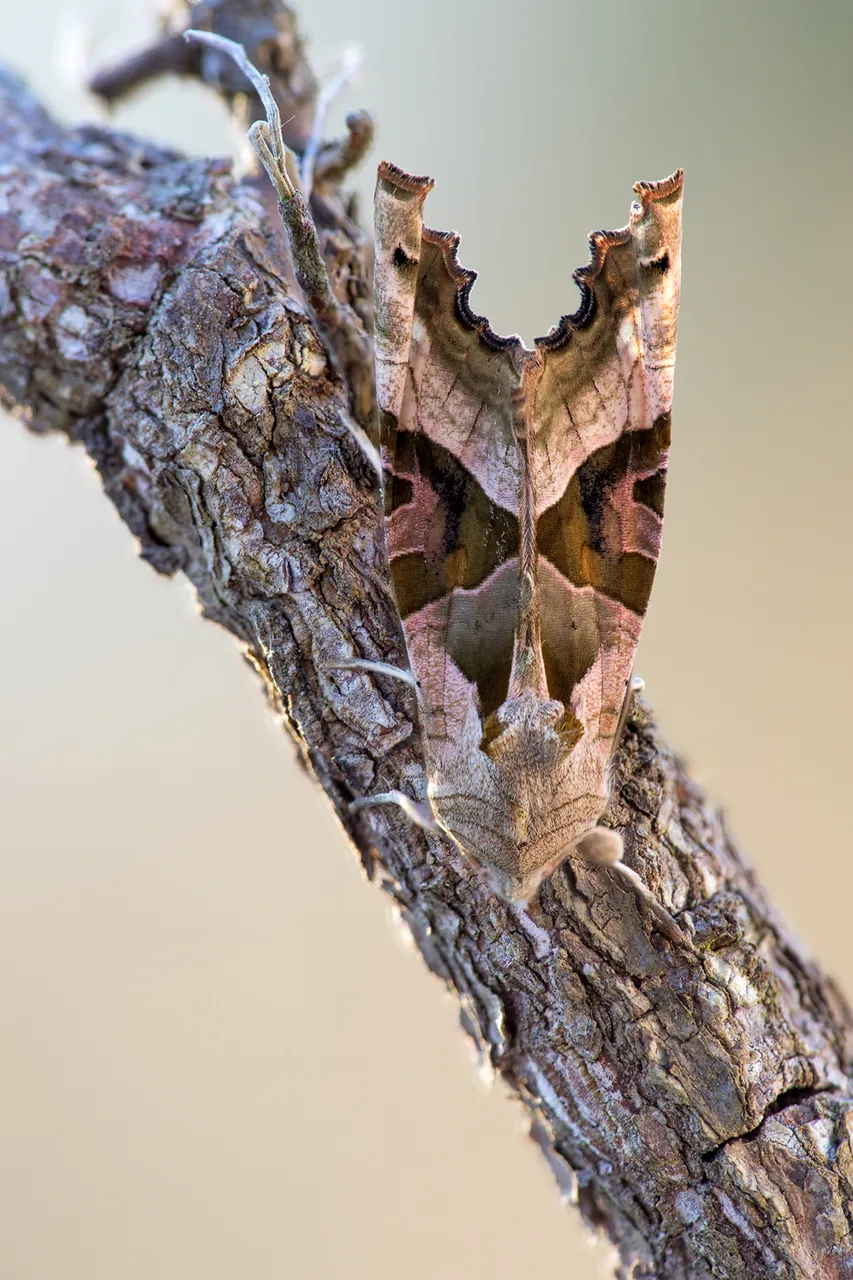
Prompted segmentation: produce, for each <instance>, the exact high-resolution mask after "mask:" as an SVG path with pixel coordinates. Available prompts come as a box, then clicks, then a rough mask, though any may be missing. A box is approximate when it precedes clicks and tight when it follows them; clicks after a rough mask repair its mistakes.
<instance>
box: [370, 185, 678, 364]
mask: <svg viewBox="0 0 853 1280" xmlns="http://www.w3.org/2000/svg"><path fill="white" fill-rule="evenodd" d="M377 181H385V182H389V183H392V184H393V185H394V186H397V187H399V188H400V189H401V190H402V191H406V192H409V193H410V194H412V195H414V196H416V197H419V198H420V202H421V203H422V202H423V201H424V200H425V199H426V197H427V196H428V195H429V193H430V191H432V189H433V187H434V186H435V179H434V178H430V177H426V176H421V177H419V176H416V175H414V174H410V173H406V171H405V170H404V169H400V168H399V167H398V166H397V165H395V164H392V163H391V162H390V161H389V160H383V161H381V162H380V164H379V167H378V170H377ZM683 187H684V170H683V169H681V168H679V169H676V170H675V171H674V173H671V174H670V175H669V177H668V178H662V179H661V180H660V181H659V182H635V183H634V193H635V195H636V196H637V199H636V200H635V202H634V205H633V207H632V209H631V212H630V215H629V219H628V224H627V226H624V227H618V228H616V229H615V230H613V231H593V232H591V233H590V235H589V241H588V243H589V261H588V262H586V263H585V264H584V265H583V266H582V267H578V268H576V270H575V271H573V272H572V279H573V280H574V282H575V283H576V284H577V285H578V287H579V289H580V291H581V301H580V305H579V306H578V307H577V308H576V310H575V311H572V312H567V313H566V314H565V315H563V316H561V317H560V319H559V320H558V321H557V323H556V324H555V325H554V326H553V327H552V328H551V329H549V331H548V333H546V334H544V335H543V336H542V337H539V338H536V339H534V344H533V348H532V351H534V352H535V351H536V350H539V349H544V350H547V351H554V350H557V349H559V348H560V347H563V346H565V344H566V343H567V342H568V341H569V340H570V339H571V336H572V333H573V332H575V331H576V330H578V329H583V328H586V326H587V325H589V324H590V323H591V322H592V319H593V317H594V315H595V294H594V292H593V284H594V282H595V280H596V278H597V277H598V276H599V275H600V274H601V272H602V271H603V269H604V264H605V262H606V260H607V254H608V251H609V250H610V249H611V248H615V247H616V246H617V245H623V244H627V243H628V242H629V241H630V240H631V239H632V237H633V228H634V226H635V225H636V223H637V222H638V221H639V220H640V218H641V217H642V216H643V214H644V212H645V211H646V209H647V208H648V206H649V205H650V204H655V203H657V202H658V201H662V200H668V199H670V198H671V197H672V196H675V195H680V194H681V192H682V190H683ZM422 235H423V237H424V239H426V240H428V241H429V242H430V243H431V244H433V245H435V246H436V247H437V248H439V249H440V250H441V254H442V257H443V259H444V264H445V267H446V269H447V273H448V275H449V276H450V278H451V280H452V281H453V282H454V284H455V285H456V313H457V315H458V317H459V320H460V321H461V323H462V324H464V325H465V327H466V328H468V329H473V330H475V331H476V333H477V335H478V337H479V338H480V341H481V342H482V343H483V345H484V346H485V347H487V348H488V349H489V350H491V351H505V350H513V349H518V348H522V349H523V350H524V351H530V350H531V348H528V347H526V346H525V345H524V343H523V342H522V340H521V338H520V337H519V336H518V334H510V335H508V336H506V337H504V336H502V335H501V334H499V333H496V332H495V330H494V329H493V328H492V326H491V325H490V323H489V321H488V319H487V318H486V316H483V315H479V314H478V313H477V312H476V311H474V310H472V308H471V304H470V298H471V290H472V289H473V287H474V284H475V282H476V280H477V272H476V271H473V270H472V269H471V268H470V267H464V266H463V265H462V263H461V262H460V261H459V256H458V255H459V245H460V237H459V236H458V235H457V234H456V232H455V231H436V230H434V229H433V228H431V227H426V226H425V227H424V228H423V232H422Z"/></svg>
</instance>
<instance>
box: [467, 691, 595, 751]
mask: <svg viewBox="0 0 853 1280" xmlns="http://www.w3.org/2000/svg"><path fill="white" fill-rule="evenodd" d="M582 733H583V727H582V726H581V724H580V722H579V721H578V720H577V719H576V718H575V717H574V716H573V715H572V713H571V712H570V711H568V710H567V709H566V708H565V707H564V706H563V704H562V702H553V701H550V700H546V699H543V698H541V697H539V696H538V695H537V694H535V693H522V694H520V695H519V696H518V697H515V698H512V697H510V698H507V700H506V702H504V703H502V704H501V706H499V707H498V709H497V711H494V712H492V714H491V715H490V716H489V718H488V720H487V721H486V724H485V726H484V729H483V737H482V740H481V742H480V747H481V750H483V751H485V753H486V755H488V756H489V758H490V759H492V760H494V761H495V763H504V764H511V763H516V762H518V763H523V764H524V765H525V766H526V767H527V768H530V769H535V768H548V767H553V766H554V765H556V764H557V763H558V762H559V761H560V760H561V759H562V758H563V757H564V756H565V755H566V754H567V753H568V752H569V751H571V749H572V748H573V747H574V746H575V744H576V743H577V742H578V740H579V738H580V737H581V735H582Z"/></svg>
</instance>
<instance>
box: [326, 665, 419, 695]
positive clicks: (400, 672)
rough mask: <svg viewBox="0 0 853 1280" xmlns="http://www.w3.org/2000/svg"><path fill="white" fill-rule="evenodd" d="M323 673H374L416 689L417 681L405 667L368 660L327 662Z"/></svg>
mask: <svg viewBox="0 0 853 1280" xmlns="http://www.w3.org/2000/svg"><path fill="white" fill-rule="evenodd" d="M323 670H324V671H375V672H376V674H377V675H379V676H390V677H391V679H392V680H401V681H402V682H403V684H407V685H409V686H410V687H411V688H412V689H417V687H418V686H417V681H416V680H415V677H414V676H413V675H412V673H411V671H409V670H407V669H406V668H405V667H395V666H393V665H392V664H391V663H390V662H373V661H371V660H370V659H368V658H341V659H340V661H339V662H327V663H326V665H325V667H324V668H323Z"/></svg>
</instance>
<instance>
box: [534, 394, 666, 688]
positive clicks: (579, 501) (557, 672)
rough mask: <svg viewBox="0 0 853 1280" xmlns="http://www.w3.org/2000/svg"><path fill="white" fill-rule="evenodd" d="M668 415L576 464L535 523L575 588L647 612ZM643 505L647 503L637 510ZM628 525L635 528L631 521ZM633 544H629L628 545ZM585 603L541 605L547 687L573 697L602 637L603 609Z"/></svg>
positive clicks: (546, 553) (543, 552)
mask: <svg viewBox="0 0 853 1280" xmlns="http://www.w3.org/2000/svg"><path fill="white" fill-rule="evenodd" d="M669 440H670V421H669V415H668V414H662V415H661V416H660V418H659V419H658V420H657V422H656V423H655V424H654V426H653V427H652V428H651V429H650V430H642V431H628V432H625V433H624V434H623V435H621V436H619V437H618V439H616V440H615V441H614V442H613V443H612V444H610V445H606V446H605V447H603V448H601V449H598V450H596V451H595V452H594V453H593V454H591V455H590V456H589V458H587V460H586V461H585V462H584V463H583V464H582V465H581V466H580V467H579V468H578V470H577V471H576V472H575V474H574V475H573V476H572V478H571V480H570V481H569V484H568V485H567V486H566V489H565V491H564V493H563V495H562V497H561V498H560V499H559V501H558V502H556V503H555V504H554V505H553V506H551V507H549V508H548V510H547V511H544V512H543V513H542V514H541V515H540V517H539V520H538V523H537V549H538V552H539V555H540V556H541V557H543V558H544V559H546V560H547V561H548V562H549V563H550V564H551V565H552V566H553V567H554V568H555V569H556V570H558V572H559V573H560V574H562V575H563V577H564V578H566V579H567V580H568V581H569V582H570V583H571V584H572V585H573V586H575V587H592V588H593V589H594V590H595V592H596V593H597V594H600V595H601V596H603V597H605V598H606V599H607V600H613V601H616V602H618V603H619V604H622V605H624V606H625V607H626V608H628V609H630V610H631V611H632V612H633V613H635V614H636V615H637V616H638V617H639V618H642V617H643V615H644V614H645V611H646V607H647V605H648V601H649V595H650V592H651V588H652V581H653V578H654V573H655V567H656V563H657V554H658V545H657V544H656V542H655V535H657V538H658V539H659V535H660V521H661V518H662V516H663V500H664V489H665V483H666V461H667V451H668V448H669ZM639 508H643V509H644V510H639ZM629 526H630V527H629ZM628 546H630V547H632V548H633V549H632V550H630V551H626V550H625V549H624V548H625V547H628ZM589 605H590V607H589V609H586V608H584V607H583V605H582V603H581V602H579V603H578V604H577V605H576V606H575V608H574V609H573V610H571V611H570V612H569V611H567V610H566V609H565V608H564V609H563V610H562V613H561V612H560V611H559V610H558V609H556V608H551V609H547V608H546V609H545V610H543V627H542V650H543V657H544V659H545V671H546V677H547V681H548V689H549V692H550V693H551V696H552V697H555V698H557V699H559V700H560V701H561V702H563V703H565V704H568V701H569V699H570V697H571V691H572V689H573V688H574V687H575V685H576V684H577V683H578V682H579V681H580V679H581V678H582V677H583V676H584V674H585V673H586V672H587V671H588V670H589V667H590V665H591V664H592V662H593V661H594V660H595V658H596V656H597V653H598V652H599V651H600V650H601V649H602V648H603V647H606V645H604V644H603V643H602V642H603V641H605V640H606V638H607V637H606V635H604V634H603V633H602V625H603V624H602V620H601V616H600V611H598V610H597V609H596V610H594V609H593V607H592V606H593V601H592V600H590V602H589Z"/></svg>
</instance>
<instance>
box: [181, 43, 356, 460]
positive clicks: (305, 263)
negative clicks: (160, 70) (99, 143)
mask: <svg viewBox="0 0 853 1280" xmlns="http://www.w3.org/2000/svg"><path fill="white" fill-rule="evenodd" d="M184 39H185V40H196V41H198V42H199V43H200V44H203V45H207V46H208V47H209V48H212V49H218V50H219V51H220V52H221V53H225V54H227V55H228V56H229V57H230V58H233V59H234V61H235V62H236V64H237V66H238V67H239V68H240V70H241V71H242V72H243V74H244V75H245V76H246V77H247V79H248V80H250V81H251V83H252V84H253V85H254V87H255V89H256V90H257V93H258V96H259V98H260V99H261V102H262V103H263V105H264V111H265V112H266V117H267V118H266V120H256V121H255V123H254V124H253V125H252V127H251V129H250V130H249V132H248V135H247V136H248V139H249V142H250V143H251V144H252V147H253V148H254V151H255V154H256V155H257V157H258V159H259V160H260V162H261V164H262V165H263V167H264V169H265V170H266V172H267V175H268V176H269V179H270V181H271V182H272V184H273V187H274V188H275V192H276V196H277V198H278V212H279V215H280V217H281V220H282V222H283V224H284V229H285V231H286V232H287V239H288V242H289V244H290V254H291V257H292V259H293V269H294V272H295V274H296V281H297V283H298V285H299V288H300V289H301V290H302V293H303V295H304V297H305V301H306V303H307V304H308V306H309V307H310V308H311V311H312V312H313V314H314V318H315V320H316V321H317V325H318V327H319V329H320V330H321V331H322V334H323V337H324V338H325V340H326V344H327V347H328V350H329V354H330V355H331V357H332V360H333V363H334V364H335V365H336V366H337V369H338V372H339V373H340V374H341V376H342V378H343V381H344V385H345V386H347V387H349V389H350V409H351V411H352V415H353V418H354V419H355V422H354V423H353V422H349V421H348V422H347V426H348V427H349V431H350V435H351V436H352V438H353V439H354V440H355V442H356V444H357V445H358V447H359V449H361V451H362V453H364V454H365V456H366V457H367V458H368V460H369V462H370V464H371V466H372V467H373V468H374V470H376V471H377V472H379V470H380V467H379V455H378V453H377V451H376V448H375V447H374V445H373V443H372V441H371V435H372V432H373V430H374V419H375V416H376V392H375V383H374V375H373V348H372V345H371V340H370V336H369V335H368V333H367V332H366V331H365V329H364V326H363V325H362V323H361V320H360V319H359V318H358V316H357V315H356V313H355V311H353V309H352V307H350V306H348V305H347V304H346V303H344V302H341V301H340V300H339V298H338V297H337V295H336V294H335V291H334V289H333V288H332V285H331V282H330V280H329V273H328V272H327V270H326V263H325V261H324V259H323V254H322V251H321V249H320V241H319V238H318V236H317V228H316V227H315V225H314V219H313V217H312V216H311V210H310V208H309V206H308V199H307V198H306V196H305V195H303V193H302V192H301V191H300V190H299V189H298V186H297V181H298V179H297V178H296V176H295V168H296V166H295V163H294V158H293V153H292V152H291V151H289V150H288V148H287V147H286V146H285V144H284V138H283V137H282V132H281V114H280V112H279V109H278V106H277V104H276V101H275V98H274V97H273V95H272V90H271V89H270V82H269V78H268V77H267V76H265V75H262V74H261V72H260V71H258V69H257V67H255V66H253V65H252V63H251V62H250V61H249V58H248V57H247V55H246V50H245V49H244V48H243V46H242V45H241V44H238V43H237V41H236V40H227V39H226V38H225V36H218V35H214V34H213V33H212V32H210V31H196V30H195V29H190V30H188V31H185V32H184Z"/></svg>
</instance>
